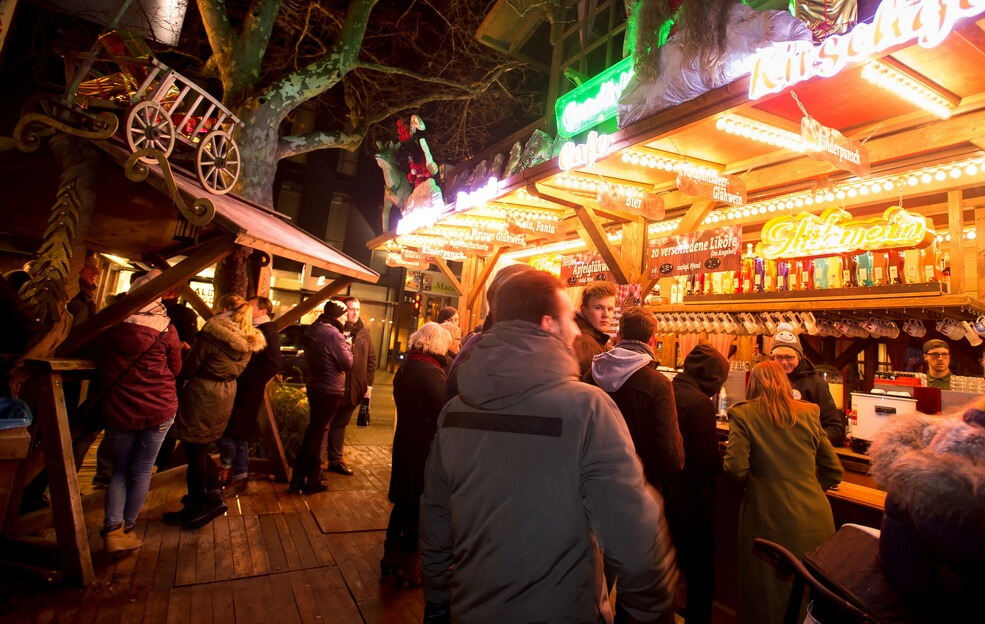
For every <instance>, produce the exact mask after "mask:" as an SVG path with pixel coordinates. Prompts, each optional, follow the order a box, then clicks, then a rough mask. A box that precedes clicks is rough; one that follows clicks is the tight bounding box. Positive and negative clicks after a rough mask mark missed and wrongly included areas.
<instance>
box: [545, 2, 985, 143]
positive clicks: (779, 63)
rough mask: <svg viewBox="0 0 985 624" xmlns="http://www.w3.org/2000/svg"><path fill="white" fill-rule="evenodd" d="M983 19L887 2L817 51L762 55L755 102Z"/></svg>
mask: <svg viewBox="0 0 985 624" xmlns="http://www.w3.org/2000/svg"><path fill="white" fill-rule="evenodd" d="M980 13H985V0H884V1H883V3H882V4H880V5H879V8H878V9H876V14H875V17H874V18H873V19H872V23H864V22H863V23H860V24H858V25H856V26H855V28H853V29H852V30H851V31H849V32H847V33H845V34H844V35H832V36H830V37H828V38H827V39H825V40H824V41H822V42H821V43H820V44H819V45H816V46H815V45H811V44H810V43H808V42H806V41H793V42H789V43H786V44H782V45H777V46H774V47H770V48H763V49H762V50H760V51H759V52H757V53H756V56H755V59H754V65H753V70H752V76H751V78H750V80H749V99H751V100H755V99H757V98H760V97H762V96H764V95H766V94H767V93H777V92H779V91H782V90H783V89H786V88H787V87H789V86H792V85H795V84H797V83H798V82H802V81H804V80H808V79H810V78H814V77H815V76H824V77H829V76H834V75H835V74H837V73H838V72H840V71H841V70H842V69H844V68H845V67H846V66H848V65H849V64H851V63H858V62H861V61H864V60H866V59H867V58H869V57H870V56H872V55H873V54H877V53H879V52H884V51H886V50H888V49H890V48H892V47H895V46H897V45H901V44H904V43H909V42H911V41H916V42H917V43H918V44H920V45H921V46H923V47H925V48H933V47H935V46H937V45H939V44H940V43H941V42H942V41H944V39H945V38H946V37H947V35H948V34H949V33H950V32H951V29H952V28H954V24H955V23H956V22H957V21H958V20H960V19H963V18H966V17H972V16H975V15H979V14H980ZM559 125H560V124H559Z"/></svg>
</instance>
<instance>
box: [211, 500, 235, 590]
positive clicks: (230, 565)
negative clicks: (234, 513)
mask: <svg viewBox="0 0 985 624" xmlns="http://www.w3.org/2000/svg"><path fill="white" fill-rule="evenodd" d="M212 534H213V537H212V540H213V544H214V550H215V560H214V567H215V580H217V581H225V580H227V579H231V578H233V577H235V576H236V567H235V561H234V559H233V542H232V538H231V537H230V534H229V518H228V517H226V516H219V517H218V518H216V519H215V520H213V521H212Z"/></svg>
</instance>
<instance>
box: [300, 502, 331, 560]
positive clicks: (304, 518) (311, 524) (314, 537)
mask: <svg viewBox="0 0 985 624" xmlns="http://www.w3.org/2000/svg"><path fill="white" fill-rule="evenodd" d="M298 518H299V519H300V520H301V526H303V527H304V532H305V534H306V535H307V536H308V542H309V543H310V544H311V549H312V550H313V551H314V553H315V556H316V557H317V558H318V561H319V562H320V563H321V564H322V565H335V563H336V562H335V557H334V556H333V555H332V549H331V548H330V547H329V545H328V540H327V539H326V538H325V534H324V533H323V532H322V530H321V528H320V527H319V526H318V523H317V522H315V518H314V516H313V515H312V514H311V513H302V514H299V516H298Z"/></svg>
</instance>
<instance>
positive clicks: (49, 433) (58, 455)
mask: <svg viewBox="0 0 985 624" xmlns="http://www.w3.org/2000/svg"><path fill="white" fill-rule="evenodd" d="M42 363H43V364H45V365H47V363H45V362H42ZM46 367H47V366H46ZM39 408H40V409H39V410H38V414H37V415H36V416H37V419H38V428H39V430H40V434H41V444H42V446H43V447H44V457H45V469H46V470H47V473H48V481H49V487H50V488H51V511H52V515H53V516H54V519H55V535H56V537H57V539H58V557H59V561H60V564H61V568H62V570H63V571H64V572H65V575H66V577H68V578H70V579H72V580H74V581H75V582H77V583H80V584H81V585H83V586H86V585H89V584H90V583H92V580H93V578H94V575H95V574H94V572H93V568H92V555H91V553H90V552H89V537H88V535H87V533H86V525H85V515H84V513H83V510H82V497H81V495H80V494H79V481H78V478H77V476H76V472H75V457H74V456H73V454H72V438H71V435H70V433H69V426H68V412H67V409H66V407H65V394H64V391H63V389H62V375H61V373H57V372H53V371H52V370H51V368H50V367H47V370H46V371H45V372H44V373H43V374H42V384H41V396H40V405H39Z"/></svg>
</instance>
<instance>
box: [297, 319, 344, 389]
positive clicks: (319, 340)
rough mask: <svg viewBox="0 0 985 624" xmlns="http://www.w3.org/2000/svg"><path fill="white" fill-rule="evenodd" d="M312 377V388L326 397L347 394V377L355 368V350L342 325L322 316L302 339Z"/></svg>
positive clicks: (310, 382) (306, 330)
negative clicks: (343, 331)
mask: <svg viewBox="0 0 985 624" xmlns="http://www.w3.org/2000/svg"><path fill="white" fill-rule="evenodd" d="M301 346H303V347H304V359H305V362H307V363H308V370H309V371H310V375H309V377H308V388H309V389H310V390H314V391H316V392H323V393H325V394H337V395H340V396H341V395H343V394H345V374H346V372H347V371H349V370H350V369H351V368H352V348H351V347H349V343H348V342H346V341H345V337H344V336H343V335H342V324H341V323H339V322H338V321H337V320H336V319H333V318H329V317H327V316H325V315H324V314H322V315H321V316H319V317H318V320H316V321H315V322H314V323H312V324H311V325H308V327H307V328H305V330H304V335H302V336H301Z"/></svg>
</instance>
